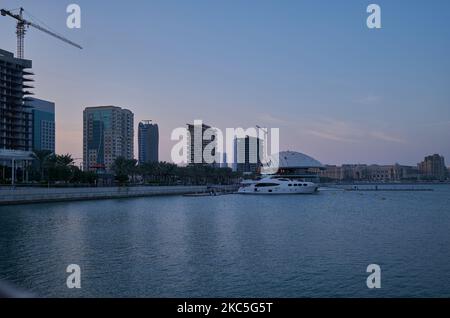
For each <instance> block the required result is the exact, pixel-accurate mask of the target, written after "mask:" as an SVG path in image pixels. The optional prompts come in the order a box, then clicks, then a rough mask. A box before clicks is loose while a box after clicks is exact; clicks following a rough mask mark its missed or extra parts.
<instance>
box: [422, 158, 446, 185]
mask: <svg viewBox="0 0 450 318" xmlns="http://www.w3.org/2000/svg"><path fill="white" fill-rule="evenodd" d="M417 166H418V168H419V173H420V176H421V178H424V179H436V180H445V179H446V177H447V167H446V166H445V159H444V157H443V156H440V155H438V154H434V155H431V156H427V157H425V159H424V160H423V161H422V162H421V163H419V164H418V165H417Z"/></svg>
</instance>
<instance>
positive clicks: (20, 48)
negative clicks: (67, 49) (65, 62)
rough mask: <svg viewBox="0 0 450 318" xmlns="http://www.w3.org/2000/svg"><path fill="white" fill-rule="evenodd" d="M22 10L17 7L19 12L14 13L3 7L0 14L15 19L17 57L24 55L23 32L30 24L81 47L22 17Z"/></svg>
mask: <svg viewBox="0 0 450 318" xmlns="http://www.w3.org/2000/svg"><path fill="white" fill-rule="evenodd" d="M24 11H25V10H24V9H23V8H20V9H19V14H14V13H12V12H11V11H8V10H5V9H1V14H2V16H10V17H11V18H13V19H16V20H17V27H16V35H17V57H18V58H20V59H23V58H24V57H25V56H24V55H25V54H24V49H25V45H24V44H25V43H24V42H25V33H26V31H27V28H28V27H30V26H31V27H33V28H35V29H38V30H40V31H42V32H44V33H47V34H48V35H51V36H53V37H55V38H57V39H59V40H61V41H63V42H66V43H67V44H70V45H72V46H75V47H76V48H79V49H83V48H82V47H81V46H80V45H78V44H77V43H75V42H72V41H70V40H68V39H66V38H64V37H63V36H61V35H59V34H56V33H55V32H52V31H49V30H47V29H46V28H43V27H41V26H40V25H38V24H36V23H34V22H31V21H28V20H25V19H24V18H23V12H24Z"/></svg>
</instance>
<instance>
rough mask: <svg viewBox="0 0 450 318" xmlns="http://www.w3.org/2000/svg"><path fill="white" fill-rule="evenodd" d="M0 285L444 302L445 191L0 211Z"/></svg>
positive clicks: (449, 219) (449, 256)
mask: <svg viewBox="0 0 450 318" xmlns="http://www.w3.org/2000/svg"><path fill="white" fill-rule="evenodd" d="M371 263H376V264H379V265H380V266H381V270H382V288H381V289H379V290H369V289H368V288H367V286H366V278H367V275H368V274H367V273H366V268H367V266H368V265H369V264H371ZM69 264H79V265H80V266H81V270H82V277H81V280H82V283H81V284H82V288H81V289H80V290H70V289H68V288H67V287H66V278H67V275H68V274H67V273H66V267H67V266H68V265H69ZM1 279H3V280H7V281H10V282H13V283H15V284H16V285H17V286H20V287H22V288H24V289H27V290H31V291H32V292H34V293H35V294H36V295H39V296H44V297H49V296H52V297H80V296H82V297H110V296H114V297H391V296H397V297H449V296H450V186H436V187H435V191H434V192H370V193H369V192H333V191H329V192H322V193H320V194H319V195H312V196H239V195H228V196H220V197H199V198H189V197H182V196H178V197H176V196H174V197H152V198H140V199H124V200H110V201H89V202H73V203H54V204H40V205H28V206H10V207H0V280H1Z"/></svg>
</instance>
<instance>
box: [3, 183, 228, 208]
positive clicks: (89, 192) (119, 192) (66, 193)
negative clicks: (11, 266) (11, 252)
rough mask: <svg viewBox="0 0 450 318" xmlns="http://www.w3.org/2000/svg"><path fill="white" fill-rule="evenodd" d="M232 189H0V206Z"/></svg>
mask: <svg viewBox="0 0 450 318" xmlns="http://www.w3.org/2000/svg"><path fill="white" fill-rule="evenodd" d="M212 188H213V189H214V190H215V191H217V192H226V191H232V190H233V189H234V186H213V187H211V186H158V187H144V186H143V187H108V188H15V189H6V190H5V189H0V206H5V205H25V204H38V203H55V202H70V201H93V200H110V199H126V198H141V197H151V196H169V195H186V194H197V193H208V192H210V191H211V190H212Z"/></svg>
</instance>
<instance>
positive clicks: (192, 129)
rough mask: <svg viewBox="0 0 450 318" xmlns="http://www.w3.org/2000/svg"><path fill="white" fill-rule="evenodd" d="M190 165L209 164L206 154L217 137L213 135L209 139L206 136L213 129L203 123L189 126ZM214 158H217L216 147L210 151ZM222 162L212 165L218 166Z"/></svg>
mask: <svg viewBox="0 0 450 318" xmlns="http://www.w3.org/2000/svg"><path fill="white" fill-rule="evenodd" d="M187 126H188V147H187V150H188V154H187V158H188V164H207V162H206V160H205V158H204V156H203V155H204V152H205V150H206V148H207V147H208V146H209V145H210V144H212V143H213V142H214V140H215V139H216V136H215V135H214V134H213V133H212V134H211V136H210V137H209V138H208V137H207V136H206V134H205V133H206V132H207V131H211V129H212V128H211V127H210V126H208V125H205V124H203V123H201V124H199V123H194V124H193V125H192V124H188V125H187ZM210 154H211V156H212V157H216V147H213V148H212V149H211V151H210ZM218 161H220V160H216V161H215V162H214V163H210V164H211V165H213V166H217V165H218V164H219V162H218Z"/></svg>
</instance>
